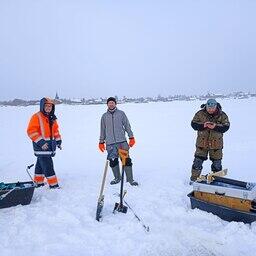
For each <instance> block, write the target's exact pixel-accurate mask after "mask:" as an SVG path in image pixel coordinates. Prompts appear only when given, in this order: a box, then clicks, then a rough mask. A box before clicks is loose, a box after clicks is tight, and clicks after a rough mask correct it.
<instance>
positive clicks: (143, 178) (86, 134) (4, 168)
mask: <svg viewBox="0 0 256 256" xmlns="http://www.w3.org/2000/svg"><path fill="white" fill-rule="evenodd" d="M201 103H202V102H200V101H193V102H170V103H148V104H135V103H134V104H124V105H120V106H119V108H120V109H122V110H124V111H125V112H126V114H127V116H128V117H129V119H130V122H131V124H132V128H133V130H134V134H135V137H136V141H137V144H136V146H135V147H134V148H132V149H131V157H132V159H133V162H134V176H135V178H136V180H138V181H139V183H140V186H139V187H131V186H130V185H128V184H127V183H126V184H125V187H126V189H127V191H128V194H127V196H126V200H127V202H128V203H130V205H131V206H132V207H133V209H134V210H135V211H136V213H137V214H138V215H139V216H140V217H141V218H142V219H143V220H144V222H145V224H146V225H149V226H150V232H149V233H146V232H145V231H144V230H143V228H142V227H141V225H140V224H139V223H138V221H137V220H136V219H135V218H134V215H133V214H132V212H131V211H130V210H128V213H127V214H122V213H118V214H116V215H113V214H112V210H113V207H114V203H115V202H118V198H117V197H116V196H115V195H113V194H114V193H117V192H119V185H116V186H110V185H109V181H110V179H111V178H112V173H111V172H110V170H109V173H108V177H107V186H106V188H105V206H104V210H103V215H104V219H103V222H100V223H99V222H97V221H96V220H95V210H96V204H97V198H98V194H99V190H100V183H101V178H102V174H103V169H104V165H105V159H106V154H102V153H100V152H99V151H98V149H97V144H98V137H99V122H100V117H101V115H102V113H103V112H104V111H105V109H106V106H104V105H97V106H67V105H58V106H57V107H56V110H57V111H56V114H57V116H58V119H59V125H60V129H61V130H60V131H61V133H62V136H63V150H62V151H58V152H57V155H56V157H55V158H54V162H55V168H56V173H57V175H58V178H59V181H60V185H61V186H62V189H60V190H53V191H52V190H49V189H48V188H47V187H43V188H40V189H36V190H35V193H34V197H33V199H32V202H31V204H30V205H28V206H17V207H12V208H8V209H1V210H0V227H1V228H0V255H5V256H7V255H8V256H9V255H11V256H12V255H15V256H20V255H34V256H39V255H40V256H41V255H42V256H45V255H48V256H66V255H67V256H73V255H88V256H92V255H95V256H103V255H104V256H116V255H117V256H124V255H127V256H128V255H129V256H146V255H147V256H155V255H157V256H158V255H159V256H171V255H175V256H179V255H205V256H206V255H218V256H219V255H232V256H236V255H247V256H250V255H251V256H254V255H256V243H255V241H256V224H255V223H253V224H252V225H245V224H243V223H236V222H231V223H229V222H226V221H223V220H221V219H220V218H218V217H216V216H214V215H213V214H209V213H206V212H203V211H200V210H191V209H190V202H189V198H188V197H187V194H188V193H189V192H190V191H191V187H190V186H189V185H188V179H189V176H190V168H191V163H192V160H193V153H194V149H195V147H194V144H195V137H196V133H195V132H194V131H193V130H192V128H191V126H190V121H191V119H192V117H193V115H194V113H195V112H196V111H197V110H198V109H199V107H200V105H201ZM220 103H221V104H222V105H223V110H224V111H226V112H227V113H228V115H229V117H230V121H231V128H230V130H229V131H228V132H227V133H226V134H225V148H224V160H223V166H224V167H225V168H228V169H229V176H228V177H230V178H237V179H241V180H245V181H251V182H252V181H254V182H255V181H256V175H255V171H256V170H255V157H256V154H255V153H256V150H255V145H256V135H255V125H256V120H255V110H256V100H255V99H247V100H222V101H220ZM37 110H38V107H37V106H33V107H0V116H1V124H0V138H1V140H0V141H1V148H0V181H4V182H15V181H26V180H29V177H28V176H27V174H26V172H25V168H26V166H27V165H29V164H31V163H34V162H35V160H36V158H35V157H34V156H33V152H32V145H31V142H30V141H29V139H28V138H27V135H26V127H27V123H28V121H29V118H30V116H31V115H32V114H33V113H34V112H36V111H37ZM209 168H210V163H209V162H207V163H205V164H204V172H207V171H208V170H209Z"/></svg>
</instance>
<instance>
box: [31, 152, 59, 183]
mask: <svg viewBox="0 0 256 256" xmlns="http://www.w3.org/2000/svg"><path fill="white" fill-rule="evenodd" d="M44 178H46V179H47V181H48V183H49V185H50V186H54V185H56V184H58V181H57V177H56V175H55V171H54V167H53V161H52V157H50V156H40V157H37V161H36V166H35V178H34V179H35V182H36V183H38V184H40V183H43V182H44Z"/></svg>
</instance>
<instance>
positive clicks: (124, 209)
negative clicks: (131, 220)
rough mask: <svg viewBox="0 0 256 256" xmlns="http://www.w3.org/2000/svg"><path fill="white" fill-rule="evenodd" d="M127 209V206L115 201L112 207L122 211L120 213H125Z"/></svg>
mask: <svg viewBox="0 0 256 256" xmlns="http://www.w3.org/2000/svg"><path fill="white" fill-rule="evenodd" d="M127 210H128V207H127V206H125V205H121V204H119V203H115V208H114V211H113V213H114V212H115V211H118V212H122V213H127Z"/></svg>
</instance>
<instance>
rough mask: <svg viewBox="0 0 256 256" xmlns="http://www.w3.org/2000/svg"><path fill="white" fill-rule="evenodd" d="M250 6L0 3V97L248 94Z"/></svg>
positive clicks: (254, 7) (254, 19) (252, 75)
mask: <svg viewBox="0 0 256 256" xmlns="http://www.w3.org/2000/svg"><path fill="white" fill-rule="evenodd" d="M255 13H256V1H254V0H240V1H235V0H208V1H207V0H166V1H164V0H155V1H150V0H98V1H97V0H92V1H86V0H1V1H0V89H1V93H0V100H5V99H13V98H24V99H28V98H40V97H42V96H51V97H53V96H54V95H55V93H56V91H57V92H58V93H59V95H60V97H71V98H73V97H85V98H89V97H101V96H110V95H118V96H123V95H126V96H153V95H158V94H161V95H169V94H183V93H185V94H200V93H207V92H208V91H212V92H218V93H219V92H224V93H225V92H229V91H237V90H243V91H253V92H255V91H256V71H255V68H256V15H255Z"/></svg>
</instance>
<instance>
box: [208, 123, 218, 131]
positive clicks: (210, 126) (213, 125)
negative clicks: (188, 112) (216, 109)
mask: <svg viewBox="0 0 256 256" xmlns="http://www.w3.org/2000/svg"><path fill="white" fill-rule="evenodd" d="M207 126H208V128H209V129H211V130H213V129H214V128H215V127H216V124H215V123H209V124H208V125H207Z"/></svg>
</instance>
